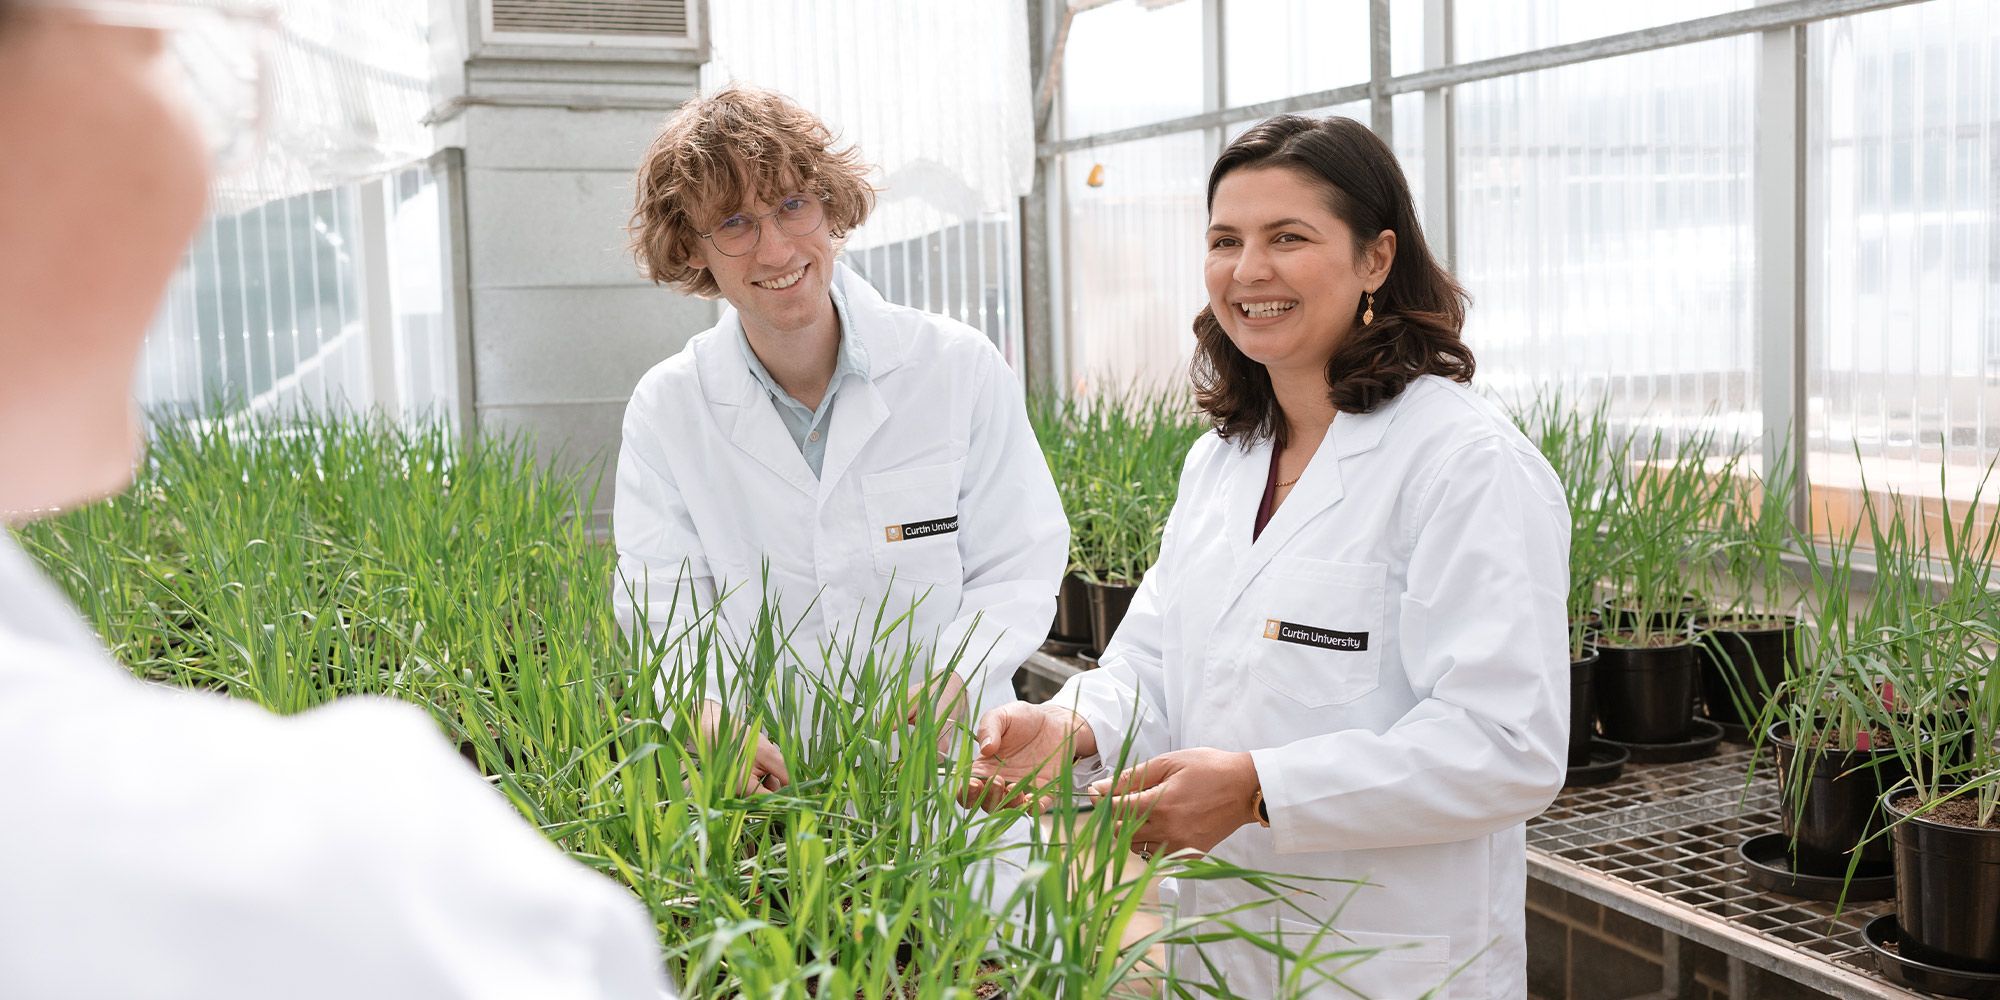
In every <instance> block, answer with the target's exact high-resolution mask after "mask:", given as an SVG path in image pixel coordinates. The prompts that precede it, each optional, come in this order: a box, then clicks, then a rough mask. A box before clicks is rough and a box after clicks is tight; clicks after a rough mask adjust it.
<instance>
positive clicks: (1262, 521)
mask: <svg viewBox="0 0 2000 1000" xmlns="http://www.w3.org/2000/svg"><path fill="white" fill-rule="evenodd" d="M1277 506H1278V449H1277V448H1276V447H1273V448H1272V449H1271V471H1270V472H1267V473H1265V474H1264V499H1263V500H1262V501H1260V502H1258V504H1257V522H1256V523H1255V524H1253V525H1251V526H1250V540H1251V541H1252V542H1255V541H1256V540H1257V537H1258V536H1259V535H1262V534H1263V533H1264V526H1265V525H1267V524H1270V523H1271V514H1272V512H1273V511H1274V510H1276V509H1277Z"/></svg>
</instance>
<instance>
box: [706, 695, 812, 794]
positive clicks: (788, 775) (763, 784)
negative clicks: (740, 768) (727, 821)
mask: <svg viewBox="0 0 2000 1000" xmlns="http://www.w3.org/2000/svg"><path fill="white" fill-rule="evenodd" d="M734 724H735V728H736V730H737V732H738V733H740V732H741V731H742V729H743V721H742V719H741V718H738V719H736V720H734ZM732 738H734V737H732ZM695 741H696V745H695V753H696V754H697V755H699V756H701V757H704V758H708V757H712V756H713V755H714V754H715V750H716V748H717V747H720V746H721V745H722V741H723V732H722V705H721V703H720V702H715V701H704V702H702V704H701V716H700V718H698V719H697V720H696V722H695ZM791 783H792V772H791V770H790V769H788V768H787V767H786V766H785V755H784V754H782V753H780V752H779V751H778V747H777V744H775V743H772V742H771V741H770V740H769V739H767V738H766V737H765V736H764V734H763V732H762V731H759V732H758V733H757V749H756V751H755V752H754V753H752V754H751V755H750V759H749V761H748V767H746V768H745V770H744V774H743V776H742V778H741V779H739V780H738V782H737V787H736V794H738V795H749V794H751V793H752V792H756V793H759V794H761V793H764V792H775V791H777V790H778V789H780V788H783V787H785V786H786V785H789V784H791Z"/></svg>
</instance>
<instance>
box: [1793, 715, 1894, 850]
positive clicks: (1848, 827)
mask: <svg viewBox="0 0 2000 1000" xmlns="http://www.w3.org/2000/svg"><path fill="white" fill-rule="evenodd" d="M1770 738H1771V744H1772V745H1773V746H1775V747H1777V749H1778V811H1779V813H1780V814H1781V818H1782V819H1783V821H1784V824H1785V835H1786V836H1788V837H1790V838H1792V843H1793V844H1794V846H1795V847H1796V849H1797V852H1796V859H1797V860H1796V861H1795V863H1794V867H1796V868H1797V869H1798V871H1799V872H1800V873H1801V874H1805V875H1845V874H1846V873H1847V865H1848V861H1849V860H1850V858H1849V855H1850V854H1851V853H1852V852H1853V851H1854V847H1855V845H1856V844H1861V842H1862V840H1863V839H1865V838H1867V837H1869V836H1870V835H1872V834H1874V833H1875V832H1877V831H1879V830H1882V829H1883V828H1885V827H1887V826H1888V822H1887V817H1886V816H1884V815H1883V813H1882V810H1881V805H1880V803H1881V800H1882V793H1883V791H1884V790H1885V789H1887V788H1889V787H1890V786H1892V785H1894V784H1895V783H1897V782H1899V781H1901V780H1903V776H1904V775H1905V774H1906V773H1907V772H1906V771H1905V770H1904V769H1903V764H1902V761H1900V760H1899V759H1897V757H1896V751H1895V750H1894V748H1891V747H1884V748H1881V749H1878V750H1844V749H1832V750H1827V749H1818V748H1810V747H1800V746H1799V745H1798V744H1797V743H1794V742H1792V740H1791V737H1790V733H1789V732H1788V731H1787V729H1786V727H1785V725H1784V724H1783V723H1779V724H1777V725H1774V726H1772V727H1771V730H1770ZM1801 753H1806V754H1811V755H1812V756H1811V757H1810V758H1809V759H1808V760H1807V761H1806V762H1805V763H1806V764H1807V766H1808V767H1809V769H1810V770H1809V772H1808V773H1805V774H1803V775H1802V774H1800V773H1799V771H1797V770H1795V767H1796V766H1797V765H1796V762H1797V761H1798V759H1799V755H1800V754H1801ZM1801 777H1802V778H1804V779H1805V785H1804V787H1803V788H1801V787H1798V780H1799V779H1800V778H1801ZM1893 870H1894V869H1893V867H1892V863H1891V860H1890V850H1889V841H1888V839H1887V838H1884V837H1876V838H1875V839H1874V840H1870V841H1868V842H1867V843H1866V844H1862V846H1861V864H1860V866H1859V867H1858V868H1856V869H1855V874H1856V875H1862V876H1871V877H1872V876H1877V875H1885V874H1888V873H1890V872H1891V871H1893Z"/></svg>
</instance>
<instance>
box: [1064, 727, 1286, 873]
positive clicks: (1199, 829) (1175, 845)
mask: <svg viewBox="0 0 2000 1000" xmlns="http://www.w3.org/2000/svg"><path fill="white" fill-rule="evenodd" d="M1090 787H1091V791H1093V792H1095V793H1097V794H1098V795H1100V796H1109V797H1108V798H1106V799H1104V800H1103V801H1102V802H1101V803H1100V805H1099V808H1109V809H1112V810H1114V814H1115V815H1117V816H1118V818H1119V822H1121V823H1138V824H1139V828H1138V829H1137V830H1135V831H1133V834H1132V849H1133V850H1134V851H1137V852H1139V853H1140V854H1141V855H1147V856H1150V855H1152V854H1156V853H1160V852H1167V853H1174V852H1177V851H1195V852H1197V853H1200V854H1207V853H1208V852H1210V851H1212V850H1215V845H1217V844H1220V843H1222V842H1223V841H1224V840H1225V839H1227V838H1228V837H1229V835H1230V834H1232V833H1235V832H1236V831H1237V829H1238V828H1240V827H1243V826H1245V825H1247V824H1250V823H1255V822H1257V811H1256V801H1257V791H1258V789H1259V788H1260V787H1262V786H1261V785H1260V784H1259V782H1258V779H1257V765H1256V763H1255V762H1253V761H1252V760H1251V759H1250V755H1249V754H1247V753H1241V752H1231V751H1228V750H1217V749H1214V748H1212V747H1195V748H1193V749H1189V750H1175V751H1173V752H1172V753H1163V754H1161V755H1159V756H1158V757H1155V758H1153V759H1152V760H1149V761H1147V762H1145V763H1144V764H1140V765H1139V766H1138V767H1134V768H1131V769H1129V770H1127V771H1126V772H1125V773H1123V774H1120V775H1119V776H1118V777H1116V778H1115V779H1114V778H1106V779H1105V780H1103V781H1100V782H1097V783H1096V784H1094V785H1092V786H1090Z"/></svg>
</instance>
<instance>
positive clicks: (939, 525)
mask: <svg viewBox="0 0 2000 1000" xmlns="http://www.w3.org/2000/svg"><path fill="white" fill-rule="evenodd" d="M957 530H958V515H957V514H953V515H952V516H950V517H940V518H936V519H934V520H930V521H911V522H910V523H908V524H892V525H890V526H888V527H886V528H883V529H882V533H883V534H884V535H886V536H887V537H888V539H889V540H890V541H892V542H900V541H904V540H905V539H910V538H929V537H930V536H932V535H949V534H951V533H952V532H954V531H957Z"/></svg>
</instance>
